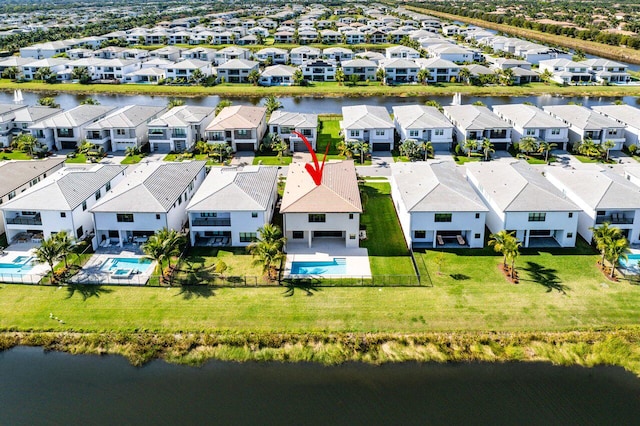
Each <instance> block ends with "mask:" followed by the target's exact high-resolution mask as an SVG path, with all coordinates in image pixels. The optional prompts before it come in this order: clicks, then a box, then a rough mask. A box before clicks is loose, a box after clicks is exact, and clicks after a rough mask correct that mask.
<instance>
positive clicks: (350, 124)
mask: <svg viewBox="0 0 640 426" xmlns="http://www.w3.org/2000/svg"><path fill="white" fill-rule="evenodd" d="M342 117H343V120H342V121H341V122H340V128H342V129H393V128H394V126H393V122H392V121H391V117H390V116H389V112H388V111H387V109H386V108H385V107H383V106H373V105H353V106H343V107H342Z"/></svg>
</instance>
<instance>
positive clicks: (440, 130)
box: [433, 129, 444, 136]
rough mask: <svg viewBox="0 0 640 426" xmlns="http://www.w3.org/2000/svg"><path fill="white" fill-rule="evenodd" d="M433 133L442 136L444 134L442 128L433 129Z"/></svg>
mask: <svg viewBox="0 0 640 426" xmlns="http://www.w3.org/2000/svg"><path fill="white" fill-rule="evenodd" d="M433 134H434V135H436V136H442V135H444V129H435V130H434V131H433Z"/></svg>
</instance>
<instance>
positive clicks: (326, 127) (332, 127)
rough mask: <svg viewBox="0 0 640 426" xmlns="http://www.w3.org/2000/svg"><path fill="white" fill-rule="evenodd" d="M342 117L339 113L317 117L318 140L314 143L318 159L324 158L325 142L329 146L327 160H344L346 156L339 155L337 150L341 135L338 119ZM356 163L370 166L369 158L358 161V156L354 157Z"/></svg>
mask: <svg viewBox="0 0 640 426" xmlns="http://www.w3.org/2000/svg"><path fill="white" fill-rule="evenodd" d="M341 119H342V116H341V115H334V114H331V115H321V116H319V117H318V122H319V123H320V128H319V129H318V142H317V144H316V153H317V155H318V160H319V161H322V158H324V153H325V150H326V149H327V144H330V146H329V153H328V154H327V160H345V159H346V158H347V157H345V156H344V155H340V154H339V152H340V151H338V144H339V143H340V142H341V141H342V136H340V120H341ZM354 160H356V165H363V166H370V165H371V160H370V159H365V161H364V163H360V159H359V158H355V157H354Z"/></svg>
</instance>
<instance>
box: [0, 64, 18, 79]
mask: <svg viewBox="0 0 640 426" xmlns="http://www.w3.org/2000/svg"><path fill="white" fill-rule="evenodd" d="M19 75H20V70H19V69H18V67H7V68H5V69H4V71H2V78H8V79H11V80H15V79H16V78H18V76H19Z"/></svg>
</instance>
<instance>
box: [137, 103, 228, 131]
mask: <svg viewBox="0 0 640 426" xmlns="http://www.w3.org/2000/svg"><path fill="white" fill-rule="evenodd" d="M215 111H216V109H215V108H214V107H204V106H193V105H181V106H177V107H173V108H171V109H170V110H169V111H167V112H165V113H164V114H162V115H161V116H160V117H158V118H155V119H153V120H151V121H150V122H149V124H148V126H149V127H186V126H189V125H190V124H195V123H200V122H202V121H203V120H204V119H205V118H206V117H208V116H210V115H213V114H214V113H215Z"/></svg>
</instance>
